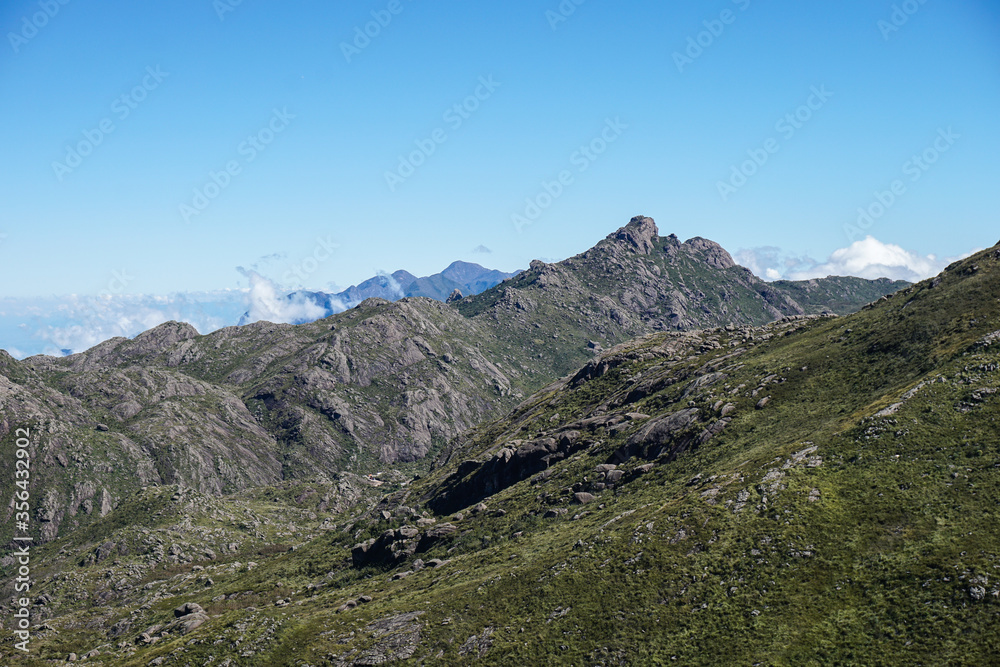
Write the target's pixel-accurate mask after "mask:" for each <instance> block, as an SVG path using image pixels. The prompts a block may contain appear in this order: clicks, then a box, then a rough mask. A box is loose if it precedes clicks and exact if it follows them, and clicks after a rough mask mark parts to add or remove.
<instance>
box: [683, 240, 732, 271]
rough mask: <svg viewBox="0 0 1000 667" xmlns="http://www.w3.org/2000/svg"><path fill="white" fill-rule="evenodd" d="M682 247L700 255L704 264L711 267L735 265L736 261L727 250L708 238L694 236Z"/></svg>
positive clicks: (728, 267)
mask: <svg viewBox="0 0 1000 667" xmlns="http://www.w3.org/2000/svg"><path fill="white" fill-rule="evenodd" d="M684 249H685V250H687V251H689V252H693V253H695V254H698V255H701V257H703V258H704V261H705V263H706V264H708V265H709V266H711V267H712V268H713V269H731V268H733V267H734V266H736V262H734V261H733V258H732V257H731V256H730V255H729V253H728V252H726V251H725V249H723V247H722V246H720V245H719V244H718V243H716V242H715V241H709V240H708V239H703V238H701V237H700V236H696V237H694V238H693V239H690V240H688V241H686V242H685V243H684Z"/></svg>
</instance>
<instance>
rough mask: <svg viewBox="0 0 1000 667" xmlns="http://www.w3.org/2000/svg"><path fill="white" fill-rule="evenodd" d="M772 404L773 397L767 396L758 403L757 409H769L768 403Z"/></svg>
mask: <svg viewBox="0 0 1000 667" xmlns="http://www.w3.org/2000/svg"><path fill="white" fill-rule="evenodd" d="M770 402H771V397H770V396H767V397H765V398H762V399H760V400H759V401H757V406H756V407H757V409H758V410H763V409H764V408H766V407H767V405H768V403H770Z"/></svg>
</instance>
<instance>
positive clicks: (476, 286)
mask: <svg viewBox="0 0 1000 667" xmlns="http://www.w3.org/2000/svg"><path fill="white" fill-rule="evenodd" d="M518 273H520V271H515V272H514V273H505V272H503V271H497V270H495V269H487V268H485V267H483V266H480V265H479V264H473V263H472V262H452V263H451V264H449V265H448V268H446V269H445V270H444V271H441V272H440V273H435V274H434V275H431V276H424V277H423V278H418V277H416V276H415V275H413V274H412V273H410V272H409V271H402V270H400V271H395V272H394V273H383V274H379V275H377V276H374V277H372V278H369V279H368V280H366V281H364V282H363V283H361V284H360V285H351V286H350V287H348V288H347V289H345V290H344V291H343V292H338V293H336V294H330V293H328V292H312V291H308V290H297V291H295V292H290V293H288V294H286V295H285V296H284V297H283V298H284V299H285V301H286V302H287V303H289V304H291V303H301V302H302V301H311V302H312V303H314V304H317V305H319V306H322V307H323V308H325V309H326V313H325V314H324V315H323V317H329V316H330V315H336V314H337V313H341V312H343V311H345V310H347V309H348V308H353V307H354V306H356V305H358V304H359V303H361V302H362V301H364V300H365V299H372V298H375V299H385V300H386V301H398V300H399V299H403V298H406V297H414V296H425V297H427V298H430V299H434V300H435V301H447V300H448V297H450V296H452V295H453V294H454V293H455V291H456V290H457V291H458V292H459V295H460V296H471V295H473V294H479V293H480V292H485V291H486V290H488V289H489V288H491V287H493V286H495V285H498V284H500V283H502V282H503V281H504V280H506V279H507V278H512V277H513V276H516V275H517V274H518ZM459 295H456V296H459ZM315 319H316V318H309V319H308V320H306V319H303V320H302V321H296V322H292V324H305V323H306V322H311V321H314V320H315ZM250 321H251V320H250V314H249V313H244V314H243V317H241V318H240V321H239V324H240V326H243V325H245V324H249V323H250Z"/></svg>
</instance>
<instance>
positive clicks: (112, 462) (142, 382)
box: [0, 217, 896, 540]
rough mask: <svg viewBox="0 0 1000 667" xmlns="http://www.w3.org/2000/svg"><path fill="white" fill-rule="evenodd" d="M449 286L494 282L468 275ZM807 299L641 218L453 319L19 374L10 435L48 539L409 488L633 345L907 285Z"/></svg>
mask: <svg viewBox="0 0 1000 667" xmlns="http://www.w3.org/2000/svg"><path fill="white" fill-rule="evenodd" d="M449 270H451V271H452V273H450V274H449V275H452V276H453V277H454V278H455V280H472V279H475V278H476V276H479V277H482V274H481V273H480V272H479V271H478V269H476V268H475V267H474V265H463V266H457V265H453V266H452V267H449ZM835 280H840V279H835ZM814 284H815V285H817V286H818V287H813V286H811V285H810V286H808V289H807V288H802V290H801V291H802V292H803V293H804V294H807V295H809V299H808V300H806V299H804V301H806V302H807V305H802V304H800V303H798V302H797V301H795V300H794V299H793V298H792V297H791V296H789V293H788V292H787V291H782V290H781V289H778V288H776V287H774V286H771V285H768V284H767V283H764V282H762V281H760V280H758V279H757V278H755V277H754V276H753V275H752V274H751V273H750V272H749V271H748V270H747V269H744V268H741V267H738V266H735V265H734V264H733V262H732V259H731V258H730V257H729V255H728V254H727V253H726V252H725V251H724V250H723V249H722V248H721V247H719V246H718V245H716V244H714V243H712V242H710V241H706V240H704V239H692V240H690V241H688V242H686V243H680V242H679V241H678V240H677V239H676V237H673V236H669V237H666V238H662V237H659V235H658V231H657V228H656V225H655V224H654V223H653V221H652V220H651V219H649V218H643V217H639V218H635V219H634V220H632V221H631V222H630V223H629V224H628V225H627V226H626V227H624V228H622V229H620V230H618V231H617V232H616V233H615V234H612V235H611V236H609V237H608V238H607V239H606V240H604V241H602V242H600V243H599V244H598V245H597V246H596V247H595V248H593V249H592V250H590V251H588V252H586V253H583V254H582V255H579V256H577V257H573V258H570V259H568V260H566V261H564V262H560V263H558V264H543V263H541V262H534V263H532V267H531V269H530V270H529V271H526V272H524V273H522V274H520V275H518V276H516V277H513V278H511V279H508V280H506V281H505V282H503V283H501V284H500V285H498V286H496V287H494V288H492V289H490V290H488V291H487V292H485V293H483V294H482V295H479V296H474V297H469V298H466V299H461V300H457V301H453V302H452V303H447V304H446V303H442V302H440V301H436V300H431V299H428V298H420V297H417V298H405V299H401V300H399V301H396V302H393V303H390V302H388V301H385V300H381V299H367V300H365V301H364V302H362V303H361V304H360V305H358V306H357V307H355V308H353V309H351V310H349V311H347V312H344V313H341V314H338V315H335V316H332V317H330V318H326V319H323V320H319V321H317V322H313V323H309V324H303V325H297V326H291V325H279V324H271V323H267V322H259V323H256V324H252V325H249V326H244V327H232V328H227V329H223V330H220V331H217V332H214V333H212V334H210V335H206V336H199V335H198V334H197V332H196V331H195V330H194V329H193V328H192V327H190V326H188V325H184V324H178V323H168V324H164V325H161V326H159V327H157V328H155V329H153V330H151V331H147V332H145V333H143V334H141V335H139V336H137V337H136V338H135V339H133V340H127V339H124V338H116V339H112V340H109V341H106V342H104V343H102V344H100V345H98V346H97V347H95V348H93V349H91V350H88V351H87V352H85V353H81V354H77V355H72V356H69V357H64V358H54V357H44V356H38V357H32V358H29V359H27V360H25V361H23V362H20V363H19V362H15V361H14V360H13V359H10V358H9V357H8V358H6V360H5V361H4V363H3V365H2V367H0V437H4V438H8V439H9V438H10V437H11V434H12V433H13V429H15V428H16V427H18V426H22V425H34V426H35V430H36V433H37V434H38V442H37V451H36V452H35V456H36V460H38V461H40V462H41V463H42V466H41V467H40V469H39V471H38V473H37V474H36V475H35V476H34V478H33V484H34V487H33V495H34V497H35V498H36V499H37V502H36V504H35V507H36V518H37V520H38V521H39V522H40V523H41V525H42V529H41V536H42V538H43V539H45V540H49V539H52V538H54V537H55V536H56V535H58V534H60V531H64V530H66V529H72V528H74V527H79V526H83V525H86V524H87V523H89V522H91V521H93V520H94V519H95V518H97V517H99V516H103V515H105V514H107V513H108V512H109V511H110V510H111V509H112V508H114V507H116V506H118V504H119V503H121V502H122V501H123V500H124V499H126V498H128V497H129V496H130V495H131V494H133V493H134V492H135V491H136V490H137V489H138V488H140V487H142V486H147V485H162V484H178V485H181V486H183V487H185V488H192V489H195V490H197V491H199V492H201V493H206V494H215V495H222V494H227V493H233V492H237V491H241V490H245V489H250V488H254V487H258V486H262V485H272V484H276V483H278V482H280V481H283V480H308V481H314V482H318V483H329V482H330V481H331V480H332V479H333V477H334V476H335V475H336V474H337V473H340V472H351V473H355V474H368V473H375V472H379V471H381V470H384V469H386V467H387V466H390V465H395V466H400V465H402V466H403V467H402V468H401V469H402V470H406V471H407V472H409V473H414V474H415V473H419V472H421V471H423V470H424V469H426V467H427V465H428V461H429V459H428V458H427V457H428V455H434V456H436V455H437V454H438V453H439V452H440V450H442V448H444V447H445V445H446V444H447V443H448V442H449V441H452V440H454V439H455V438H456V437H457V436H459V435H460V434H462V433H463V432H465V431H467V430H469V429H470V428H472V427H474V426H476V425H478V424H480V423H482V422H483V421H484V420H486V419H489V418H492V417H495V416H497V415H499V414H502V413H503V412H504V411H505V410H508V409H510V408H512V407H514V406H516V405H517V404H518V403H520V402H521V401H522V400H523V399H524V398H525V397H526V396H527V395H529V394H530V393H532V392H534V391H536V390H538V389H539V388H540V387H542V386H544V385H545V384H547V383H549V382H552V381H553V380H555V379H556V378H558V377H560V376H563V375H565V374H567V373H569V372H572V371H574V370H575V369H576V368H578V367H579V366H580V365H581V364H584V363H586V362H587V361H588V360H589V359H592V358H593V357H594V355H596V354H598V353H599V351H600V350H602V349H604V348H605V347H611V346H613V345H615V344H618V343H620V342H622V341H624V340H628V339H629V338H631V337H633V336H636V335H640V334H643V333H648V332H650V331H657V330H663V329H668V330H689V329H695V328H702V327H709V326H718V325H734V326H748V325H760V324H764V323H766V322H770V321H773V320H774V319H776V318H780V317H784V316H786V315H801V314H804V313H807V312H813V311H816V310H818V309H819V308H820V305H819V304H820V303H821V302H822V296H823V295H830V297H831V299H832V300H834V301H836V304H833V305H832V308H837V309H843V308H845V307H846V305H845V304H853V305H854V306H855V307H860V306H861V305H862V301H865V302H866V300H867V299H871V298H872V297H874V296H877V295H878V296H880V295H881V294H882V293H884V292H886V291H890V290H891V289H894V288H895V287H896V285H894V284H891V283H888V282H878V281H876V282H868V281H852V282H849V283H847V286H846V287H842V283H839V282H838V283H836V286H835V287H836V289H834V288H833V287H828V285H833V283H831V282H830V280H829V279H828V280H827V281H814ZM852 290H854V291H852ZM852 299H854V300H853V301H852ZM11 520H12V517H11V515H9V514H8V515H7V516H5V517H4V522H5V523H4V525H5V526H6V528H7V529H9V528H10V526H11V523H10V522H11Z"/></svg>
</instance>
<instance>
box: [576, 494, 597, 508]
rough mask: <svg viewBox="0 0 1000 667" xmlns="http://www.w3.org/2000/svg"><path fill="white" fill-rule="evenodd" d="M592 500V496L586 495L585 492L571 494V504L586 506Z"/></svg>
mask: <svg viewBox="0 0 1000 667" xmlns="http://www.w3.org/2000/svg"><path fill="white" fill-rule="evenodd" d="M592 500H594V496H593V495H592V494H589V493H587V492H586V491H577V492H576V493H574V494H573V502H575V503H577V504H578V505H586V504H587V503H589V502H591V501H592Z"/></svg>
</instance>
